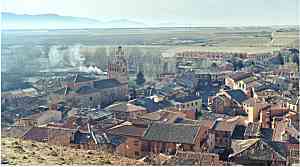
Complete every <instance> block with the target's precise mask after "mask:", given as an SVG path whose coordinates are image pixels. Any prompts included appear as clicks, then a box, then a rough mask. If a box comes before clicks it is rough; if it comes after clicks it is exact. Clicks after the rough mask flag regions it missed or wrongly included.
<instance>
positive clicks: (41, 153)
mask: <svg viewBox="0 0 300 167" xmlns="http://www.w3.org/2000/svg"><path fill="white" fill-rule="evenodd" d="M1 161H2V162H6V163H8V164H10V165H63V164H64V165H143V164H144V163H143V162H141V161H138V160H134V159H129V158H125V157H120V156H116V155H112V154H109V153H104V152H95V151H91V150H89V151H88V150H79V149H72V148H69V147H59V146H53V145H48V144H47V143H39V142H33V141H24V140H20V139H14V138H2V139H1Z"/></svg>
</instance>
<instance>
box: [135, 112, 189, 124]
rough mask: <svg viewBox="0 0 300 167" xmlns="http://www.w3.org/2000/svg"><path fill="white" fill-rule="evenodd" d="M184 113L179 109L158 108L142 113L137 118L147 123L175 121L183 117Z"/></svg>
mask: <svg viewBox="0 0 300 167" xmlns="http://www.w3.org/2000/svg"><path fill="white" fill-rule="evenodd" d="M185 117H186V116H185V114H184V113H183V112H179V111H177V112H176V111H170V110H160V111H156V112H151V113H147V114H143V115H141V116H139V117H138V118H139V119H141V120H144V121H146V122H148V123H175V122H176V120H178V119H183V118H185Z"/></svg>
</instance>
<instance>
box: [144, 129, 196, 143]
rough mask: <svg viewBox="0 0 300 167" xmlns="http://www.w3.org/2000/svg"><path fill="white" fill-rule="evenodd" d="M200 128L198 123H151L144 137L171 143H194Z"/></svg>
mask: <svg viewBox="0 0 300 167" xmlns="http://www.w3.org/2000/svg"><path fill="white" fill-rule="evenodd" d="M199 130H200V126H198V125H187V124H151V125H150V127H149V128H148V129H147V130H146V132H145V135H144V139H145V140H150V141H162V142H171V143H184V144H194V142H195V138H196V136H197V134H198V131H199Z"/></svg>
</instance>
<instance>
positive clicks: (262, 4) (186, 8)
mask: <svg viewBox="0 0 300 167" xmlns="http://www.w3.org/2000/svg"><path fill="white" fill-rule="evenodd" d="M1 1H2V10H3V11H6V12H14V13H18V14H44V13H55V14H59V15H67V16H80V17H89V18H94V19H98V20H100V21H101V20H102V21H106V20H111V19H131V20H134V21H140V22H144V23H146V24H160V23H164V22H165V23H166V22H169V23H176V24H177V25H187V26H189V25H194V26H215V25H288V24H292V25H297V24H299V21H298V20H299V17H298V15H299V12H298V11H299V8H300V6H299V2H298V0H1Z"/></svg>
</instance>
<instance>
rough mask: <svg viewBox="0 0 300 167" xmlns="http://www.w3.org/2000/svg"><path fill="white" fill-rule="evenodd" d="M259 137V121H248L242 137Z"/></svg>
mask: <svg viewBox="0 0 300 167" xmlns="http://www.w3.org/2000/svg"><path fill="white" fill-rule="evenodd" d="M259 137H260V123H259V122H250V123H249V124H248V126H247V128H246V129H245V134H244V138H245V139H253V138H259Z"/></svg>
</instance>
